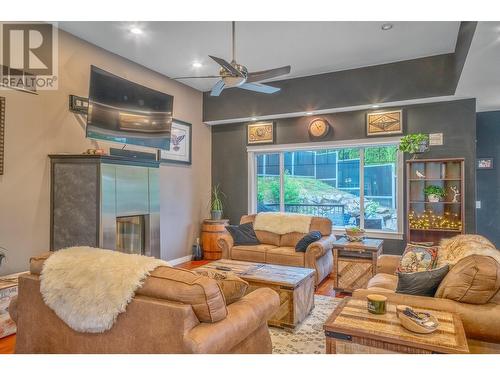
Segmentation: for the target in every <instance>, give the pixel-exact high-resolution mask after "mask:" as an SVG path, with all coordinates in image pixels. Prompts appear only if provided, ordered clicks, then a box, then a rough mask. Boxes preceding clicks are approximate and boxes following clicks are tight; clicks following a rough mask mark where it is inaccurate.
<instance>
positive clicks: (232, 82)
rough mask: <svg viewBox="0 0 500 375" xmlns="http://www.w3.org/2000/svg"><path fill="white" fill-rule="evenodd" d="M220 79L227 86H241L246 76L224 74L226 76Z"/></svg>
mask: <svg viewBox="0 0 500 375" xmlns="http://www.w3.org/2000/svg"><path fill="white" fill-rule="evenodd" d="M222 80H223V81H224V84H225V85H226V86H227V87H238V86H241V85H242V84H244V83H245V81H246V78H245V77H232V76H226V77H223V78H222Z"/></svg>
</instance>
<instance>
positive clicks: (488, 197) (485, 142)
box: [476, 111, 500, 248]
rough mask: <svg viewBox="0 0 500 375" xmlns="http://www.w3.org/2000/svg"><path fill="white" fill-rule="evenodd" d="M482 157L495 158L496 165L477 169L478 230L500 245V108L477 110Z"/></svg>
mask: <svg viewBox="0 0 500 375" xmlns="http://www.w3.org/2000/svg"><path fill="white" fill-rule="evenodd" d="M476 132H477V147H476V154H477V157H478V158H493V167H494V168H493V169H479V170H477V171H476V181H477V187H476V189H477V200H478V201H481V208H479V209H477V233H479V234H482V235H483V236H485V237H487V238H488V239H489V240H490V241H492V242H493V243H494V244H495V245H496V247H497V248H500V224H499V218H500V172H499V168H500V111H493V112H481V113H478V114H477V129H476Z"/></svg>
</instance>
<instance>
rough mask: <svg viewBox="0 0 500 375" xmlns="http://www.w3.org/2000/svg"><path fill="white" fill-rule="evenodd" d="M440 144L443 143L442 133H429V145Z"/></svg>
mask: <svg viewBox="0 0 500 375" xmlns="http://www.w3.org/2000/svg"><path fill="white" fill-rule="evenodd" d="M442 145H443V133H432V134H429V146H442Z"/></svg>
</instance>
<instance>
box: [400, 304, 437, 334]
mask: <svg viewBox="0 0 500 375" xmlns="http://www.w3.org/2000/svg"><path fill="white" fill-rule="evenodd" d="M407 310H410V311H411V313H412V315H414V316H408V315H406V314H405V311H407ZM396 315H397V317H398V318H399V321H400V323H401V325H402V326H403V327H405V328H406V329H407V330H409V331H411V332H415V333H432V332H434V331H435V330H436V329H438V326H439V322H438V321H437V319H436V318H435V317H434V316H432V315H431V314H429V313H427V312H423V311H415V310H413V309H412V308H411V307H410V306H406V305H397V306H396Z"/></svg>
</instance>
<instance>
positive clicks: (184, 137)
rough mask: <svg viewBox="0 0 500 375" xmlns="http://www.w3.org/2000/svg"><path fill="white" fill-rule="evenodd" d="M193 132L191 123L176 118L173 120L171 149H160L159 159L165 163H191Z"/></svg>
mask: <svg viewBox="0 0 500 375" xmlns="http://www.w3.org/2000/svg"><path fill="white" fill-rule="evenodd" d="M191 146H192V134H191V124H189V123H187V122H184V121H180V120H176V119H174V120H173V121H172V134H171V138H170V150H168V151H166V150H158V160H159V161H161V162H165V163H178V164H189V165H190V164H191V155H192V151H191Z"/></svg>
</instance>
